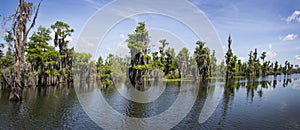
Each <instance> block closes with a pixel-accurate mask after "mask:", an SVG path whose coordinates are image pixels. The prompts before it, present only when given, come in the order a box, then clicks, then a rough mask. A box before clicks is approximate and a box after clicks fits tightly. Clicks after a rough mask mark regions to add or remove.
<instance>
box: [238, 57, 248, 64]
mask: <svg viewBox="0 0 300 130" xmlns="http://www.w3.org/2000/svg"><path fill="white" fill-rule="evenodd" d="M247 58H248V57H239V58H238V59H239V60H241V61H242V63H245V62H246V61H247Z"/></svg>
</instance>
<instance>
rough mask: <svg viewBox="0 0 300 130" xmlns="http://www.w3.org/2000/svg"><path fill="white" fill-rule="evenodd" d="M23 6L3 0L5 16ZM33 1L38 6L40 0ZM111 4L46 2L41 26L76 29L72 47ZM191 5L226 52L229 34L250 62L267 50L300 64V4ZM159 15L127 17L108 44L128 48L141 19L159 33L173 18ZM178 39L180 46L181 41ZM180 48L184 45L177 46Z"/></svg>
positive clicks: (207, 1) (227, 1)
mask: <svg viewBox="0 0 300 130" xmlns="http://www.w3.org/2000/svg"><path fill="white" fill-rule="evenodd" d="M17 2H18V1H17V0H0V7H1V8H0V14H1V15H9V14H12V13H13V11H14V8H15V6H16V5H17ZM33 2H34V3H36V2H37V1H36V0H35V1H33ZM110 2H111V1H109V0H75V1H74V0H63V1H62V0H44V1H43V3H42V5H41V9H40V13H39V17H38V20H37V24H36V25H43V26H46V27H50V25H51V24H53V23H54V22H55V21H57V20H60V21H64V22H66V23H68V24H69V25H70V26H71V27H72V28H74V29H75V33H74V34H73V35H72V38H69V39H70V40H71V46H75V45H76V42H77V41H78V37H79V36H80V32H81V30H82V29H83V27H84V26H85V24H86V23H87V20H89V18H90V17H91V16H93V15H94V14H95V13H96V12H97V11H99V9H101V8H103V7H104V6H105V5H106V4H108V3H110ZM189 2H191V3H192V4H194V5H195V6H196V7H197V8H198V9H200V10H201V11H203V13H204V14H205V15H206V16H207V18H208V19H209V20H210V21H211V23H212V24H213V26H214V27H215V29H216V32H217V33H218V34H219V37H220V40H221V42H222V44H223V45H222V47H225V48H224V49H225V50H226V47H227V38H228V35H229V34H231V35H232V39H233V43H232V48H233V51H234V53H235V54H236V55H237V56H238V57H240V59H242V60H245V59H247V58H248V54H249V52H250V51H251V50H254V48H257V49H258V52H259V54H260V53H261V52H262V51H266V52H267V54H268V56H267V60H271V61H274V60H275V59H276V60H278V61H279V62H280V63H283V62H284V61H285V60H289V61H291V62H292V63H293V64H300V44H299V43H300V38H299V35H300V1H299V0H285V1H283V0H272V1H269V0H214V1H212V0H189ZM153 4H155V3H153ZM174 8H177V7H174ZM153 17H154V18H152V19H151V18H149V17H146V16H145V15H141V16H133V17H132V18H131V19H128V20H126V19H125V20H124V21H123V22H120V23H119V24H117V25H116V27H115V31H114V30H112V31H110V32H108V34H109V35H108V34H107V35H108V36H107V37H105V38H104V40H103V42H105V41H107V42H112V44H113V43H115V44H114V45H113V46H116V45H117V46H119V47H122V46H125V47H126V45H124V44H125V43H124V41H125V40H126V36H127V34H128V33H132V32H133V31H134V27H135V26H136V24H134V22H136V21H137V20H141V21H145V22H146V24H147V23H149V24H150V25H151V26H149V27H150V28H151V32H155V33H158V32H159V27H160V26H164V23H163V22H164V21H165V22H166V21H168V19H162V20H161V21H162V22H161V23H162V24H161V25H160V26H159V25H157V24H155V22H153V21H155V20H156V19H155V17H156V16H153ZM100 19H101V18H100ZM102 19H105V18H102ZM132 19H135V21H132ZM130 21H131V22H130ZM152 23H153V24H152ZM172 25H173V26H175V27H178V28H180V26H182V25H180V26H179V24H176V21H175V22H173V24H172ZM177 25H178V26H177ZM36 27H37V26H36ZM182 27H183V26H182ZM118 29H119V31H118ZM120 30H123V31H120ZM124 30H125V31H124ZM163 30H169V31H168V33H165V34H166V35H165V37H166V38H168V37H171V35H172V34H173V35H180V31H182V30H184V29H180V31H172V29H171V28H167V27H166V28H163ZM170 30H171V31H170ZM33 31H35V30H33ZM184 34H189V32H188V31H185V33H184ZM114 36H115V37H114ZM190 36H191V37H190V38H189V37H188V36H184V35H180V38H177V41H178V43H180V41H183V42H193V41H195V40H196V39H197V37H195V36H192V35H190ZM154 37H155V36H154ZM110 39H111V40H110ZM170 39H172V38H170ZM174 39H175V40H174ZM174 39H173V41H174V43H175V42H176V38H174ZM199 39H201V38H199ZM155 41H157V39H154V40H153V43H155ZM170 41H172V40H170ZM208 44H209V43H208ZM105 45H106V46H105ZM175 46H180V45H179V44H178V45H177V44H175ZM186 47H188V48H191V49H192V48H193V47H194V46H193V45H187V46H186ZM101 49H102V50H101ZM98 50H99V51H101V52H106V53H113V52H118V50H117V51H112V50H115V49H112V47H110V46H109V44H103V46H101V48H99V49H98Z"/></svg>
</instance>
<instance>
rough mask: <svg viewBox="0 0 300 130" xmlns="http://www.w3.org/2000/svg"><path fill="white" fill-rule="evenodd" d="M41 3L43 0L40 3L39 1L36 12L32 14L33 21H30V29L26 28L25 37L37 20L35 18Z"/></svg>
mask: <svg viewBox="0 0 300 130" xmlns="http://www.w3.org/2000/svg"><path fill="white" fill-rule="evenodd" d="M42 1H43V0H40V1H39V4H38V7H37V9H36V11H35V14H34V18H33V21H32V23H31V25H30V27H29V28H28V30H27V31H26V33H25V36H27V34H28V33H29V31H30V30H31V29H32V28H33V27H34V25H35V20H36V18H37V16H38V13H39V9H40V5H41V3H42Z"/></svg>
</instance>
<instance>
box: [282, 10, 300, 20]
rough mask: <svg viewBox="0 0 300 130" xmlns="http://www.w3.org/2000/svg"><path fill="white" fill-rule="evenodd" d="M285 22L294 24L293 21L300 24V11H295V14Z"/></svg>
mask: <svg viewBox="0 0 300 130" xmlns="http://www.w3.org/2000/svg"><path fill="white" fill-rule="evenodd" d="M285 21H287V22H292V21H296V22H300V11H298V10H295V11H294V13H293V14H292V15H291V16H289V17H287V18H286V19H285Z"/></svg>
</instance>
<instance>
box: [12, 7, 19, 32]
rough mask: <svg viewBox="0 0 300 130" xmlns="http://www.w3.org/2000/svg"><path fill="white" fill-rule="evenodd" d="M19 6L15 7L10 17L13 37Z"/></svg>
mask: <svg viewBox="0 0 300 130" xmlns="http://www.w3.org/2000/svg"><path fill="white" fill-rule="evenodd" d="M19 6H20V5H18V6H17V7H16V9H15V13H14V15H13V17H12V19H11V23H12V26H11V28H12V30H13V33H14V35H16V34H15V32H16V31H15V30H16V23H17V22H16V16H17V13H18V11H19Z"/></svg>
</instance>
